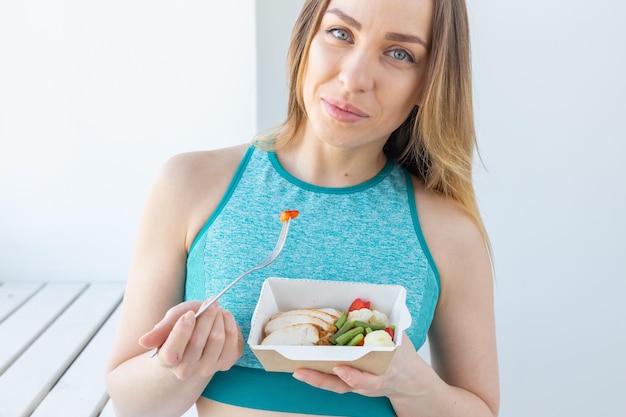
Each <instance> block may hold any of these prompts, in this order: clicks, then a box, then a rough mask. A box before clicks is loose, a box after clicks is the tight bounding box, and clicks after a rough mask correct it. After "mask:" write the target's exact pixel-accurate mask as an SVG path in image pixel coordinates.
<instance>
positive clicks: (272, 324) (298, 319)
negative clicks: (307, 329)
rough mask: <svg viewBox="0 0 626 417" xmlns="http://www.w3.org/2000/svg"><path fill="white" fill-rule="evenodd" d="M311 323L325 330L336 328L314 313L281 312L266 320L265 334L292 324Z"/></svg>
mask: <svg viewBox="0 0 626 417" xmlns="http://www.w3.org/2000/svg"><path fill="white" fill-rule="evenodd" d="M307 323H308V324H313V325H315V326H317V327H319V328H320V329H321V330H324V331H326V332H334V331H336V330H337V328H336V327H335V326H334V325H333V324H332V323H329V322H327V321H324V320H322V319H320V318H318V317H315V316H314V315H309V314H281V315H278V316H275V317H274V318H273V319H271V320H270V321H268V322H267V324H266V325H265V328H264V329H263V330H264V331H265V334H266V335H267V334H270V333H272V332H274V331H276V330H278V329H281V328H283V327H288V326H293V325H294V324H307Z"/></svg>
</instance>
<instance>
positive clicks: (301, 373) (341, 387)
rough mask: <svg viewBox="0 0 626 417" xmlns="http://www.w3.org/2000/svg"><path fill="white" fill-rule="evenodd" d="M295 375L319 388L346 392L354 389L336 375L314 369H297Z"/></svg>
mask: <svg viewBox="0 0 626 417" xmlns="http://www.w3.org/2000/svg"><path fill="white" fill-rule="evenodd" d="M293 377H294V378H295V379H297V380H299V381H302V382H305V383H307V384H309V385H312V386H314V387H317V388H321V389H325V390H327V391H333V392H336V393H338V394H345V393H346V392H350V391H352V387H351V386H350V385H348V384H346V383H345V382H344V381H342V380H341V379H340V378H339V377H337V376H335V375H329V374H326V373H323V372H318V371H314V370H312V369H296V371H295V372H294V373H293Z"/></svg>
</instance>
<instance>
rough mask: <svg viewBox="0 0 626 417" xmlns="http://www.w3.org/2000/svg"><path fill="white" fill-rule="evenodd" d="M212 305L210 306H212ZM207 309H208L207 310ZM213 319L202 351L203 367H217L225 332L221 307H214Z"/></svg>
mask: <svg viewBox="0 0 626 417" xmlns="http://www.w3.org/2000/svg"><path fill="white" fill-rule="evenodd" d="M213 307H214V306H211V308H213ZM207 311H208V310H207ZM214 312H215V320H214V321H213V326H212V327H211V331H210V332H209V335H208V338H207V341H206V345H205V346H204V351H203V352H202V359H201V362H202V363H203V366H202V367H203V369H209V368H217V363H218V361H219V358H220V355H221V353H222V349H223V347H224V341H225V339H226V334H225V331H224V315H223V314H222V309H221V308H215V309H214Z"/></svg>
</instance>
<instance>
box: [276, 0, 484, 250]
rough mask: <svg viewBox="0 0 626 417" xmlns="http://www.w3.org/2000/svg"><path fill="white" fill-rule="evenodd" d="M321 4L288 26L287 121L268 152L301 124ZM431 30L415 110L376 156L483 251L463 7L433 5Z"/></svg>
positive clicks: (307, 6)
mask: <svg viewBox="0 0 626 417" xmlns="http://www.w3.org/2000/svg"><path fill="white" fill-rule="evenodd" d="M329 2H330V0H306V1H305V3H304V5H303V7H302V10H301V12H300V15H299V17H298V19H297V21H296V23H295V25H294V29H293V32H292V37H291V44H290V46H289V52H288V56H287V70H288V80H289V92H290V93H289V101H288V105H287V118H286V120H285V122H284V123H283V124H282V125H280V126H278V127H277V128H276V129H275V131H274V132H273V133H272V134H271V135H270V136H266V137H265V143H266V144H268V146H271V147H272V148H273V149H274V150H279V149H281V148H282V147H283V146H285V145H286V144H287V143H288V142H289V141H290V140H291V139H292V138H293V137H294V136H295V134H296V133H297V132H298V130H299V129H300V127H301V126H302V124H303V123H304V121H305V119H306V111H305V108H304V101H303V97H302V91H303V90H302V87H303V79H304V73H305V71H306V65H307V61H306V60H307V57H308V51H309V46H310V44H311V40H312V38H313V36H315V33H316V32H317V30H318V28H319V25H320V22H321V20H322V17H323V15H324V13H325V11H326V8H327V7H328V4H329ZM432 30H433V33H432V40H431V48H430V51H429V69H428V74H427V76H426V80H425V85H424V90H423V91H424V94H423V98H422V104H421V106H420V107H419V108H417V107H416V108H414V109H413V110H412V111H411V113H410V114H409V115H408V117H407V118H406V120H405V121H404V123H402V125H401V126H400V127H399V128H397V129H396V130H395V131H394V132H393V133H392V134H391V136H390V137H389V139H388V140H387V143H386V144H385V147H384V151H385V154H386V155H387V157H388V158H390V159H392V160H394V161H396V162H398V163H399V164H400V165H402V166H403V167H405V168H406V169H407V170H408V171H409V172H411V173H412V174H414V175H416V176H417V177H419V178H420V179H421V180H422V181H423V182H424V184H425V186H426V188H427V189H428V190H432V191H435V192H437V193H439V194H441V195H444V196H446V197H449V198H451V199H453V200H455V201H457V202H458V203H460V205H461V206H462V207H463V208H464V209H465V210H466V211H467V213H468V214H469V215H470V216H471V217H472V218H473V220H474V221H475V222H476V224H477V225H478V227H479V229H480V231H481V233H482V235H483V238H484V239H485V242H486V243H487V246H488V247H489V241H488V237H487V233H486V230H485V227H484V224H483V222H482V219H481V217H480V213H479V210H478V205H477V203H476V196H475V193H474V187H473V185H472V167H473V166H472V164H473V157H474V151H475V150H476V134H475V130H474V113H473V106H472V85H471V60H470V39H469V23H468V18H467V8H466V5H465V1H464V0H434V9H433V29H432Z"/></svg>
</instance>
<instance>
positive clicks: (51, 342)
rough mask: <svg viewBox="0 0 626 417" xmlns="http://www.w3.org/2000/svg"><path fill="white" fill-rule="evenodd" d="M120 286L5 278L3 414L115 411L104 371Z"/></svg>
mask: <svg viewBox="0 0 626 417" xmlns="http://www.w3.org/2000/svg"><path fill="white" fill-rule="evenodd" d="M123 292H124V283H122V282H113V283H82V282H78V283H75V282H71V283H58V282H54V283H30V282H19V281H18V282H11V281H10V282H0V417H22V416H36V417H48V416H50V417H57V416H64V417H73V416H76V417H88V416H109V417H112V416H114V415H115V414H114V411H113V407H112V406H111V404H110V402H109V401H108V395H107V393H106V388H105V385H104V369H105V364H106V358H107V355H108V352H109V349H110V346H111V342H112V340H113V334H114V331H115V327H116V324H117V317H118V310H119V305H120V302H121V300H122V295H123ZM195 415H196V413H195V407H194V408H192V409H191V410H190V411H189V412H188V413H187V414H185V417H192V416H195Z"/></svg>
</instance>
